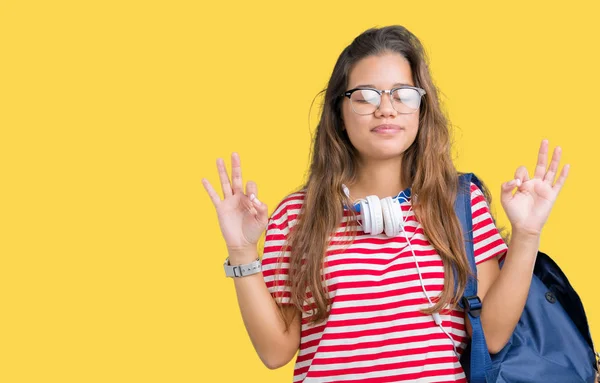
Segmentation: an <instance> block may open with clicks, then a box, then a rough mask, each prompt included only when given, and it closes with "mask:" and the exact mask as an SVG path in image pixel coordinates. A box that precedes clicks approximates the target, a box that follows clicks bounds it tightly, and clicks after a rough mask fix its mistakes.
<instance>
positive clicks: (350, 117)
mask: <svg viewBox="0 0 600 383" xmlns="http://www.w3.org/2000/svg"><path fill="white" fill-rule="evenodd" d="M401 85H410V86H414V82H413V77H412V71H411V69H410V64H409V63H408V61H407V60H406V59H405V58H404V56H402V55H400V54H398V53H386V54H384V55H381V56H368V57H365V58H364V59H362V60H360V61H358V62H357V63H356V64H355V65H354V68H352V70H351V71H350V76H349V79H348V89H347V90H350V89H353V88H357V87H369V88H375V89H379V90H389V89H392V88H395V87H398V86H401ZM342 118H343V120H344V127H345V129H346V131H347V132H348V137H349V138H350V142H352V145H354V147H355V148H356V149H357V150H358V153H359V155H360V157H361V158H362V159H369V160H384V159H390V158H393V157H399V156H401V155H402V153H404V151H405V150H406V149H408V147H410V145H411V144H412V143H413V142H414V140H415V137H416V136H417V129H418V127H419V110H418V109H417V110H416V111H415V112H414V113H411V114H400V113H398V112H397V111H396V110H395V109H394V108H393V107H392V103H391V100H390V96H389V94H382V96H381V104H380V106H379V108H378V109H377V110H375V112H374V113H372V114H369V115H359V114H357V113H355V112H354V111H353V110H352V105H351V102H350V99H349V98H347V97H344V101H343V105H342ZM381 125H389V127H388V129H384V128H382V127H380V128H377V127H379V126H381Z"/></svg>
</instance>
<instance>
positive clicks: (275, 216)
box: [267, 189, 306, 230]
mask: <svg viewBox="0 0 600 383" xmlns="http://www.w3.org/2000/svg"><path fill="white" fill-rule="evenodd" d="M305 195H306V191H305V190H304V189H303V190H300V191H297V192H294V193H292V194H289V195H287V196H286V197H285V198H283V199H282V200H281V202H279V204H277V206H276V207H275V210H273V213H272V214H271V216H270V217H269V224H268V227H267V230H275V229H279V230H285V229H286V228H289V227H290V226H293V224H294V223H295V221H296V219H297V217H298V214H299V213H300V209H302V205H303V204H304V197H305Z"/></svg>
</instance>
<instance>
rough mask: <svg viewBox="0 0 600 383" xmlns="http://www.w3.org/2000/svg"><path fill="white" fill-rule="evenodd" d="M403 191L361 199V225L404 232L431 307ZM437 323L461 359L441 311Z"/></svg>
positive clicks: (392, 234)
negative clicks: (405, 212) (407, 220)
mask: <svg viewBox="0 0 600 383" xmlns="http://www.w3.org/2000/svg"><path fill="white" fill-rule="evenodd" d="M342 189H343V190H344V194H346V196H347V197H348V198H350V199H351V200H352V198H351V197H350V190H349V189H348V187H347V186H346V185H344V184H342ZM402 193H403V192H400V193H398V195H397V196H396V197H394V198H392V197H385V198H383V199H379V197H377V196H376V195H370V196H367V197H366V198H365V199H360V200H359V201H358V202H356V203H355V204H354V207H355V209H356V210H357V212H360V213H362V218H363V219H362V221H363V222H362V224H360V222H359V225H360V226H361V227H362V229H363V231H364V232H365V233H366V234H373V235H379V234H381V233H382V232H384V231H385V234H386V235H387V236H388V237H395V236H397V235H398V234H400V232H402V234H404V238H405V239H406V243H407V244H408V247H409V249H410V251H411V253H412V256H413V260H414V261H415V265H416V268H417V274H419V282H420V283H421V289H422V290H423V293H424V294H425V297H426V298H427V301H428V302H429V305H430V306H429V307H433V306H434V304H433V302H432V301H431V298H430V297H429V294H428V293H427V290H426V289H425V283H424V282H423V277H422V275H421V270H420V268H419V262H418V261H417V256H416V255H415V251H414V250H413V248H412V245H411V243H410V240H409V239H408V235H407V234H406V231H405V230H404V223H405V218H404V217H403V214H402V207H401V206H400V201H399V199H401V198H403V199H404V201H408V198H407V197H406V196H401V194H402ZM411 209H412V206H411ZM431 316H432V317H433V320H434V322H435V324H436V325H437V326H438V327H439V328H440V329H441V330H442V332H443V333H444V334H446V336H447V337H448V338H449V339H450V341H451V342H452V347H454V353H455V354H456V356H457V357H458V358H459V359H460V355H459V353H458V350H457V349H456V344H455V343H454V339H453V338H452V337H451V336H450V334H448V332H447V331H446V329H444V326H443V325H442V317H441V316H440V314H439V313H433V314H431Z"/></svg>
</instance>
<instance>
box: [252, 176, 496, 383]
mask: <svg viewBox="0 0 600 383" xmlns="http://www.w3.org/2000/svg"><path fill="white" fill-rule="evenodd" d="M303 199H304V193H303V192H298V193H294V194H291V195H290V196H288V197H287V198H285V199H284V200H283V201H282V202H281V203H280V204H279V206H278V207H277V209H276V210H275V212H274V213H273V214H272V215H271V218H270V220H269V224H268V227H267V234H266V238H265V246H264V251H263V260H262V262H263V276H264V279H265V282H266V284H267V287H268V288H269V291H270V292H271V295H272V296H273V297H274V298H275V299H277V300H278V301H279V302H281V303H283V304H289V303H290V293H289V288H288V287H287V286H285V281H286V280H287V269H288V267H289V251H284V252H283V263H282V264H281V272H280V274H279V276H278V277H277V278H275V269H276V268H277V267H278V266H279V263H278V260H279V256H280V254H281V252H282V250H289V249H283V245H284V243H285V239H286V236H287V235H288V233H289V230H290V228H291V227H293V226H294V225H295V224H296V223H297V217H298V213H299V211H300V208H301V207H302V203H303ZM471 202H472V203H471V206H472V213H473V229H474V231H473V235H474V249H475V259H476V262H477V264H479V263H481V262H484V261H486V260H489V259H491V258H494V257H497V256H499V255H502V254H504V253H505V252H506V249H507V247H506V244H505V243H504V241H503V240H502V238H501V237H500V235H499V232H498V229H497V228H496V227H495V225H494V223H493V221H492V217H491V215H490V212H489V207H488V205H487V203H486V201H485V199H484V197H483V194H482V193H481V191H480V190H479V189H478V188H477V186H475V185H474V184H472V185H471ZM401 207H402V210H403V213H404V217H405V220H406V222H405V224H404V228H405V230H406V232H407V235H408V237H409V240H410V244H411V245H412V249H413V250H414V252H415V255H416V257H417V259H418V262H419V268H420V270H421V275H422V277H423V283H424V285H425V289H426V290H427V293H428V294H429V296H430V297H437V296H439V294H440V293H441V291H442V289H443V285H444V270H443V264H442V260H441V258H440V256H439V255H438V254H437V252H436V251H435V249H434V248H433V247H432V245H431V244H430V243H429V241H428V240H427V238H426V237H425V235H424V233H423V227H422V226H421V225H420V224H419V223H418V222H417V221H416V220H415V216H414V214H413V212H412V210H411V209H410V201H408V202H403V203H402V204H401ZM349 217H350V214H349V212H347V211H346V212H345V216H344V219H343V222H342V223H341V224H340V226H339V228H338V229H337V231H336V233H335V235H333V236H332V237H330V239H331V243H330V246H329V247H328V249H327V253H326V258H325V262H326V265H325V268H324V270H323V272H324V274H325V276H326V280H325V283H326V286H327V289H328V293H329V297H330V298H331V308H330V315H329V318H328V319H327V321H326V322H325V323H321V324H318V325H316V326H311V325H310V324H309V323H310V314H307V313H306V312H305V313H303V317H302V330H301V341H300V351H299V353H298V356H297V358H296V365H295V369H294V382H303V383H314V382H361V383H369V382H414V381H418V382H455V381H463V382H464V381H466V380H465V375H464V372H463V370H462V368H461V365H460V363H459V360H458V359H457V357H456V355H455V354H454V348H453V345H452V343H451V342H450V340H449V339H448V337H447V336H446V335H445V334H444V333H443V332H442V330H441V329H440V328H439V327H438V326H437V325H436V324H435V322H434V321H433V319H432V317H431V316H430V315H424V314H422V313H421V312H420V309H422V308H424V307H425V306H426V304H427V299H426V297H425V295H424V294H423V291H422V288H421V284H420V282H419V276H418V273H417V269H416V266H415V262H414V259H413V256H412V253H411V251H410V247H409V246H407V242H406V239H405V238H404V235H402V234H401V235H399V236H397V237H394V238H389V237H387V236H386V235H385V234H380V235H370V234H365V233H364V232H362V231H360V230H359V232H358V233H357V237H356V239H355V241H354V242H353V243H352V244H351V245H350V246H348V245H347V244H344V243H343V242H344V241H347V240H348V239H350V237H348V236H346V234H345V233H344V230H345V227H346V224H347V222H348V219H349ZM359 219H360V217H359ZM498 258H500V257H498ZM309 302H311V298H309ZM441 317H442V320H443V327H444V328H445V329H446V331H447V332H448V333H449V334H450V335H451V337H452V338H453V340H454V342H455V344H456V345H457V347H458V349H459V351H460V352H462V350H464V347H465V340H466V331H465V324H464V313H463V312H462V310H460V308H458V309H454V310H446V312H444V313H442V315H441Z"/></svg>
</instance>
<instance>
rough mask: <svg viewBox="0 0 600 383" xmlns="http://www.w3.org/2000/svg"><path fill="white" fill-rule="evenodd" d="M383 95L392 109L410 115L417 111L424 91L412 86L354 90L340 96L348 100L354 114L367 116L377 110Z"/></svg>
mask: <svg viewBox="0 0 600 383" xmlns="http://www.w3.org/2000/svg"><path fill="white" fill-rule="evenodd" d="M383 93H387V94H388V95H389V96H390V100H391V102H392V107H393V108H394V109H395V110H396V111H397V112H398V113H400V114H410V113H414V112H416V111H417V110H418V109H419V106H420V105H421V98H422V97H423V96H424V95H425V90H424V89H421V88H417V87H414V86H402V87H399V88H393V89H390V90H379V89H374V88H354V89H350V90H349V91H347V92H345V93H344V94H343V95H342V96H343V97H348V98H349V99H350V105H352V110H353V111H354V113H356V114H360V115H367V114H372V113H374V112H375V111H376V110H377V109H378V108H379V106H380V105H381V95H382V94H383Z"/></svg>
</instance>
